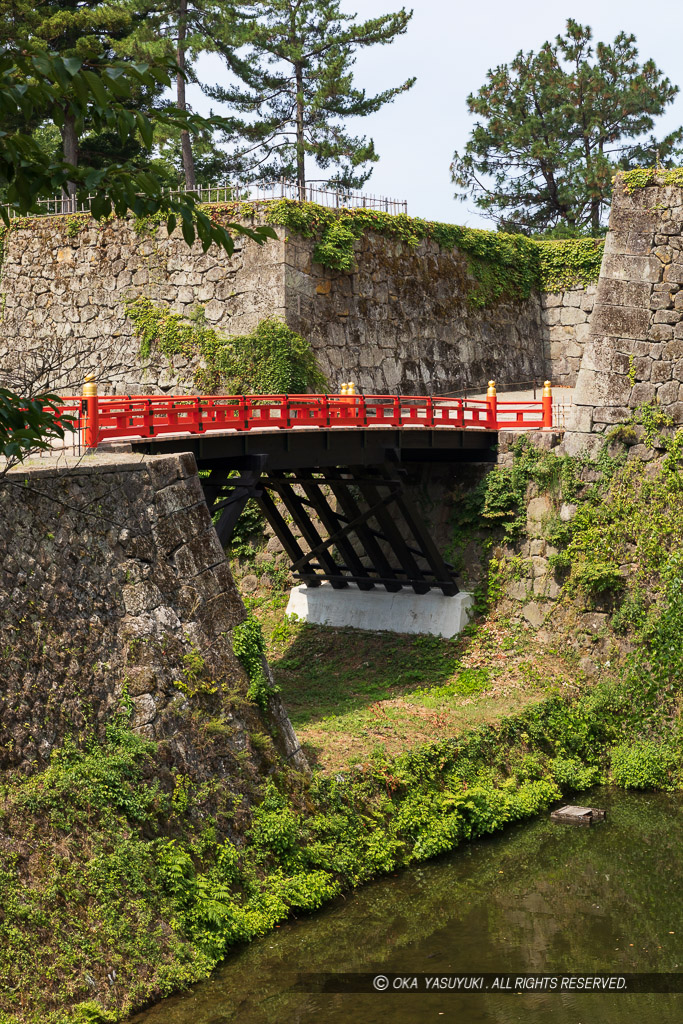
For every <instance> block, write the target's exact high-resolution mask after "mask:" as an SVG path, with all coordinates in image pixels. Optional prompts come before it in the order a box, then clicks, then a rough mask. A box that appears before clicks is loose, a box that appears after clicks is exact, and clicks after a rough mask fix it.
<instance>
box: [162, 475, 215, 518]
mask: <svg viewBox="0 0 683 1024" xmlns="http://www.w3.org/2000/svg"><path fill="white" fill-rule="evenodd" d="M198 503H200V504H204V503H205V502H204V492H203V491H202V487H201V484H200V483H199V477H196V476H193V477H189V478H188V479H186V480H182V481H179V482H178V483H174V484H170V485H169V486H168V487H164V488H163V489H162V490H159V491H157V493H156V495H155V498H154V504H155V506H156V509H157V512H158V513H159V515H160V516H166V515H171V513H173V512H178V511H180V509H184V508H190V507H191V506H192V505H196V504H198Z"/></svg>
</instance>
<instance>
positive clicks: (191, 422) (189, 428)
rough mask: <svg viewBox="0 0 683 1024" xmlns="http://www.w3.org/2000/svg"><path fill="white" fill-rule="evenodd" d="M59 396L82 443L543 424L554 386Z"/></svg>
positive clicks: (549, 422)
mask: <svg viewBox="0 0 683 1024" xmlns="http://www.w3.org/2000/svg"><path fill="white" fill-rule="evenodd" d="M94 388H95V385H94V384H88V383H87V384H86V386H85V388H84V394H83V396H79V397H73V398H64V399H62V405H61V411H62V412H63V413H64V414H68V415H71V416H73V417H75V420H76V426H77V429H78V430H79V431H81V432H82V439H83V443H84V444H85V446H86V447H87V448H96V447H97V446H98V444H100V443H101V442H102V441H110V440H116V439H122V438H126V439H131V438H157V437H159V436H161V435H164V434H175V435H178V434H203V433H208V432H209V431H226V430H237V431H245V430H263V429H268V428H277V429H280V430H294V429H297V428H299V427H320V428H323V429H330V428H334V427H346V428H348V427H373V426H377V427H431V428H434V427H436V428H441V427H446V428H447V427H450V428H451V429H455V430H513V429H517V430H519V429H530V430H541V429H544V430H548V429H551V428H552V427H553V411H552V392H551V387H550V382H549V381H546V382H545V385H544V388H543V398H542V399H541V400H540V401H524V402H519V401H518V402H501V401H499V400H498V397H497V395H496V389H495V384H494V382H493V381H489V389H488V394H487V397H486V398H483V399H472V398H431V397H422V396H405V395H343V394H342V395H210V396H201V395H197V396H194V395H188V396H180V397H179V396H177V395H174V396H165V395H163V396H162V395H149V396H147V395H133V396H117V395H97V394H92V393H88V389H90V390H91V391H94Z"/></svg>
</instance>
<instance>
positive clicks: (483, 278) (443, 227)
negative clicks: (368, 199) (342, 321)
mask: <svg viewBox="0 0 683 1024" xmlns="http://www.w3.org/2000/svg"><path fill="white" fill-rule="evenodd" d="M211 214H212V216H213V217H219V218H221V217H224V216H226V217H227V218H228V219H230V218H235V217H249V216H253V217H255V216H257V215H261V216H263V217H264V218H265V220H266V223H268V224H272V225H278V226H280V227H285V228H288V229H289V230H291V231H293V232H295V233H296V234H298V235H301V237H303V238H316V239H317V244H316V246H315V249H314V252H313V258H314V260H315V261H316V262H318V263H320V264H321V265H322V266H325V267H329V268H330V269H331V270H340V271H343V272H349V271H351V270H353V266H354V251H355V244H356V242H357V241H358V240H359V239H360V238H361V236H362V235H363V234H364V233H366V232H368V231H374V232H376V233H377V234H380V235H384V236H385V237H387V238H394V239H397V240H399V241H402V242H404V243H405V244H406V245H408V246H409V247H411V248H413V249H414V248H417V246H418V245H420V243H421V242H424V241H432V242H436V244H437V245H438V246H439V247H440V248H441V249H457V250H459V251H460V252H462V253H463V254H464V255H465V256H466V258H467V269H468V271H469V274H470V277H471V286H470V289H469V291H468V294H467V299H468V302H469V304H470V305H471V306H473V307H478V308H482V307H487V306H491V305H493V304H495V303H496V302H499V301H517V300H520V299H526V298H528V297H529V295H530V293H531V291H532V290H533V289H536V288H537V289H540V290H542V291H543V290H546V291H547V290H558V289H562V288H567V287H572V286H573V285H585V284H590V283H593V282H594V281H596V280H597V278H598V275H599V273H600V262H601V259H602V250H603V242H602V240H597V239H590V238H589V239H586V238H579V239H566V240H565V239H563V240H560V241H545V240H544V241H536V240H534V239H532V238H527V237H526V236H525V235H512V234H507V233H506V232H503V231H482V230H480V229H478V228H467V227H460V226H459V225H457V224H442V223H440V222H438V221H428V220H422V219H421V218H419V217H408V216H407V214H404V213H400V214H391V213H385V212H384V211H383V210H366V209H357V210H350V209H343V208H342V209H339V210H332V209H327V208H326V207H323V206H318V205H317V204H316V203H299V202H295V201H294V200H289V199H278V200H273V201H272V202H267V203H259V204H258V205H257V204H255V203H227V204H219V205H216V206H212V207H211Z"/></svg>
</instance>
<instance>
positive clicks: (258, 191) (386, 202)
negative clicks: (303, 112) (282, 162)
mask: <svg viewBox="0 0 683 1024" xmlns="http://www.w3.org/2000/svg"><path fill="white" fill-rule="evenodd" d="M187 193H188V189H184V188H183V189H169V191H168V193H167V194H168V195H170V196H182V195H186V194H187ZM190 194H191V195H193V196H194V197H195V198H196V200H197V201H198V202H200V203H239V202H248V203H254V202H257V203H258V202H267V201H269V200H274V199H292V200H295V201H297V202H302V201H303V202H309V203H318V204H319V205H320V206H327V207H330V208H334V209H338V208H341V207H345V208H346V209H365V210H383V211H384V212H385V213H405V214H407V213H408V203H407V201H406V200H405V199H389V198H387V197H386V196H376V195H366V194H365V193H361V192H350V191H348V190H345V189H337V188H335V187H334V185H329V184H327V183H325V182H318V181H312V182H309V183H308V184H307V185H306V186H305V188H301V187H300V186H299V185H298V184H297V182H295V181H285V180H284V179H282V180H280V181H257V182H253V183H251V184H246V185H244V184H239V183H235V182H227V183H226V184H224V185H198V186H197V188H195V189H192V190H191V192H190ZM92 199H93V196H92V195H87V196H85V197H82V198H80V199H79V198H77V197H73V196H67V195H60V196H53V197H52V198H50V199H39V200H38V203H37V206H38V211H37V212H38V213H39V214H40V215H43V216H55V215H57V214H64V213H71V214H73V213H89V212H90V208H91V202H92ZM10 216H16V214H15V213H14V211H12V210H11V209H10Z"/></svg>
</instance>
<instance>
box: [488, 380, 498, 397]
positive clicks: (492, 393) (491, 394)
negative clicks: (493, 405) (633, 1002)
mask: <svg viewBox="0 0 683 1024" xmlns="http://www.w3.org/2000/svg"><path fill="white" fill-rule="evenodd" d="M486 397H487V398H495V397H496V382H495V380H490V381H489V389H488V391H487V392H486Z"/></svg>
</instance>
